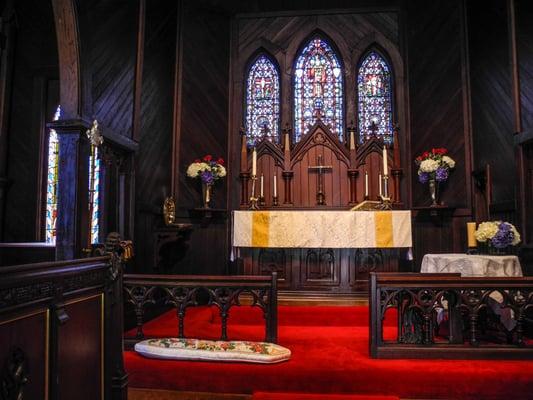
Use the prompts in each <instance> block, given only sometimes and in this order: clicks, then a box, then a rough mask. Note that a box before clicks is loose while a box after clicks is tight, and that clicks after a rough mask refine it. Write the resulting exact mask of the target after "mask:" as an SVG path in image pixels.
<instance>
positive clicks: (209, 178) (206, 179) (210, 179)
mask: <svg viewBox="0 0 533 400" xmlns="http://www.w3.org/2000/svg"><path fill="white" fill-rule="evenodd" d="M200 179H202V182H203V183H207V184H208V185H212V184H213V183H214V182H215V178H214V176H213V173H212V172H211V171H203V172H201V173H200Z"/></svg>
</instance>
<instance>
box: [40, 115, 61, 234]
mask: <svg viewBox="0 0 533 400" xmlns="http://www.w3.org/2000/svg"><path fill="white" fill-rule="evenodd" d="M60 116H61V106H58V107H57V110H56V112H55V114H54V121H57V120H58V119H59V117H60ZM47 161H48V162H47V171H46V205H45V218H44V219H45V229H44V232H45V241H46V243H55V242H56V220H57V182H58V173H59V139H58V137H57V132H56V131H55V130H54V129H50V131H49V133H48V160H47Z"/></svg>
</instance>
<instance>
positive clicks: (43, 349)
mask: <svg viewBox="0 0 533 400" xmlns="http://www.w3.org/2000/svg"><path fill="white" fill-rule="evenodd" d="M0 343H2V345H1V346H0V360H2V362H3V363H4V365H2V368H6V365H5V362H6V361H7V360H8V357H9V354H10V353H11V352H12V351H13V350H14V349H19V350H20V351H22V354H23V355H24V358H25V359H26V360H25V365H24V369H23V374H25V375H26V378H27V379H28V381H27V383H26V384H25V385H24V398H27V399H45V398H47V388H48V382H47V379H48V375H47V374H48V315H47V310H39V311H33V312H26V313H23V314H20V315H17V316H13V315H12V316H7V315H3V316H2V317H0Z"/></svg>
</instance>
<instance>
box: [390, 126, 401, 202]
mask: <svg viewBox="0 0 533 400" xmlns="http://www.w3.org/2000/svg"><path fill="white" fill-rule="evenodd" d="M399 130H400V129H399V128H398V126H397V125H395V126H394V131H393V136H392V140H393V142H392V155H393V158H392V166H393V167H392V169H391V174H392V183H393V185H394V196H393V198H392V202H393V203H396V204H398V203H401V202H402V195H401V190H400V180H401V179H402V175H403V169H402V164H401V160H400V141H399V139H398V131H399Z"/></svg>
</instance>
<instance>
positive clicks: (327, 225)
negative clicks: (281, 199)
mask: <svg viewBox="0 0 533 400" xmlns="http://www.w3.org/2000/svg"><path fill="white" fill-rule="evenodd" d="M411 245H412V240H411V211H404V210H402V211H299V210H294V211H234V212H233V246H235V247H283V248H397V247H411Z"/></svg>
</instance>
